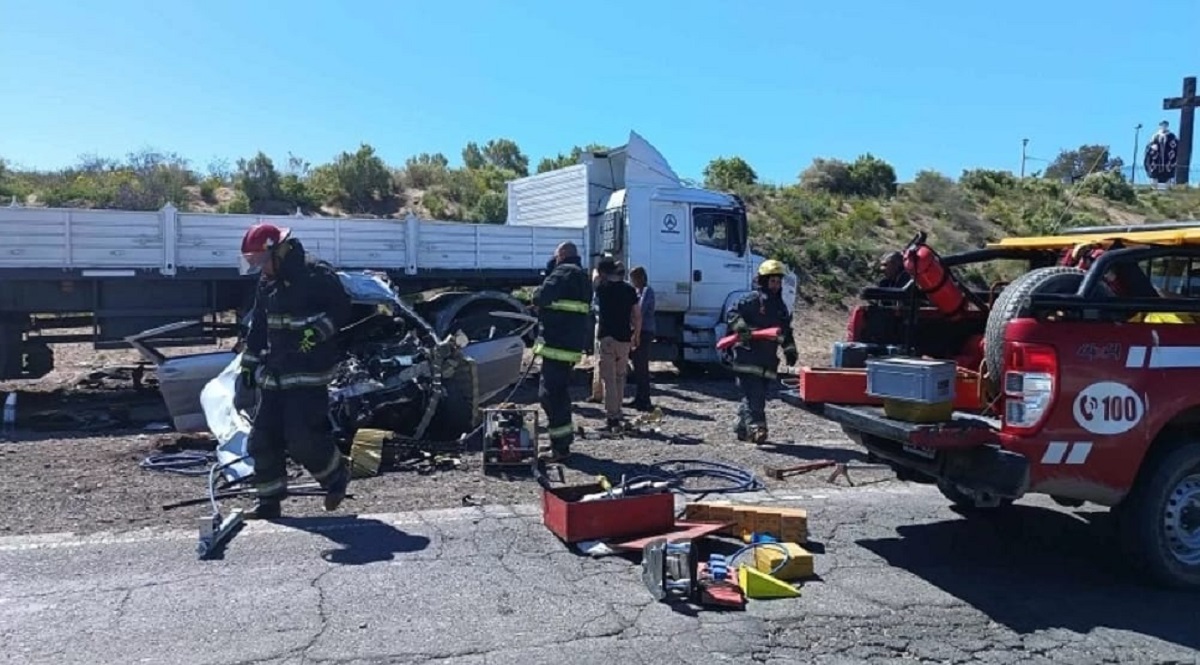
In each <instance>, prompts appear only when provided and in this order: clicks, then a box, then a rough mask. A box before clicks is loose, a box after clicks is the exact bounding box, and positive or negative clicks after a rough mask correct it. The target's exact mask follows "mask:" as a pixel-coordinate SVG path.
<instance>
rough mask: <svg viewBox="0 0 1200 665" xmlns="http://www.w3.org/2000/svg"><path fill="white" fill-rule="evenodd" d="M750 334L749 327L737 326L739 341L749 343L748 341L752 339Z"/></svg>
mask: <svg viewBox="0 0 1200 665" xmlns="http://www.w3.org/2000/svg"><path fill="white" fill-rule="evenodd" d="M752 334H753V333H751V332H750V329H749V328H738V329H737V336H738V341H739V342H741V343H742V344H749V343H750V341H751V340H753V339H754V337H753V336H752Z"/></svg>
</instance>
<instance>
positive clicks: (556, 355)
mask: <svg viewBox="0 0 1200 665" xmlns="http://www.w3.org/2000/svg"><path fill="white" fill-rule="evenodd" d="M533 355H535V356H541V357H543V358H549V359H550V360H558V361H561V362H564V363H572V364H574V363H577V362H579V359H580V358H583V352H582V351H567V350H565V349H556V348H554V347H552V346H546V343H545V342H544V341H542V340H540V339H539V340H538V341H537V342H536V343H534V345H533Z"/></svg>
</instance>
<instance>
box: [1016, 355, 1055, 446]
mask: <svg viewBox="0 0 1200 665" xmlns="http://www.w3.org/2000/svg"><path fill="white" fill-rule="evenodd" d="M1057 390H1058V354H1057V353H1056V352H1055V351H1054V347H1053V346H1048V345H1045V344H1029V343H1025V342H1006V343H1005V345H1004V428H1005V429H1006V430H1013V431H1017V432H1022V433H1032V432H1035V431H1037V430H1038V429H1039V428H1041V426H1042V425H1043V424H1044V423H1045V421H1046V418H1047V417H1048V416H1049V415H1050V409H1051V408H1052V407H1053V406H1054V398H1055V394H1056V392H1057Z"/></svg>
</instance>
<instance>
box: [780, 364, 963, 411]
mask: <svg viewBox="0 0 1200 665" xmlns="http://www.w3.org/2000/svg"><path fill="white" fill-rule="evenodd" d="M797 391H798V392H799V397H800V399H802V400H804V401H805V402H807V403H809V404H852V405H862V406H882V405H883V399H881V398H879V397H872V396H870V395H868V394H867V370H866V369H865V368H846V367H804V368H801V370H800V379H799V384H798V386H797ZM954 408H955V409H959V410H962V411H978V410H980V409H981V408H983V405H982V404H981V403H980V399H979V373H978V372H972V371H970V370H965V369H962V368H959V370H958V382H957V384H956V385H955V386H954Z"/></svg>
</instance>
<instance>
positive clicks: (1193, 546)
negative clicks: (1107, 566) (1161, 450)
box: [1114, 443, 1200, 588]
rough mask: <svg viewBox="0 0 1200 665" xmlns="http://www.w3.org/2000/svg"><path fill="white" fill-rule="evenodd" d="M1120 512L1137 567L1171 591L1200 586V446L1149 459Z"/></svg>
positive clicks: (1121, 525) (1124, 537)
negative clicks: (1173, 588)
mask: <svg viewBox="0 0 1200 665" xmlns="http://www.w3.org/2000/svg"><path fill="white" fill-rule="evenodd" d="M1146 463H1147V464H1148V465H1149V466H1147V467H1146V468H1145V469H1143V472H1142V474H1143V475H1141V477H1139V478H1138V482H1137V483H1136V484H1135V485H1134V488H1133V490H1132V491H1131V492H1130V495H1129V497H1128V498H1127V499H1126V500H1125V501H1124V502H1123V503H1122V504H1121V505H1120V506H1119V507H1118V508H1117V509H1115V511H1114V513H1115V516H1116V517H1117V518H1118V525H1119V526H1118V528H1119V529H1120V537H1121V540H1122V541H1123V542H1122V544H1123V545H1124V546H1125V549H1126V551H1127V552H1128V553H1129V554H1131V555H1132V557H1133V559H1134V564H1135V565H1136V566H1137V567H1138V568H1140V569H1142V570H1143V571H1144V572H1145V573H1146V574H1147V575H1148V576H1149V577H1150V579H1152V580H1153V581H1155V582H1157V583H1159V584H1161V585H1163V586H1168V587H1175V588H1200V443H1186V444H1184V445H1181V446H1179V447H1177V448H1175V449H1174V450H1171V451H1170V452H1168V453H1166V454H1164V455H1158V456H1155V457H1151V458H1147V460H1146Z"/></svg>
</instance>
